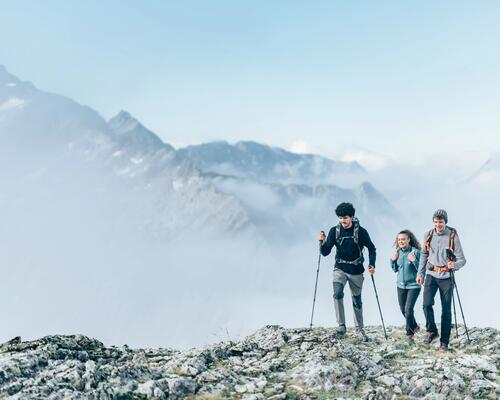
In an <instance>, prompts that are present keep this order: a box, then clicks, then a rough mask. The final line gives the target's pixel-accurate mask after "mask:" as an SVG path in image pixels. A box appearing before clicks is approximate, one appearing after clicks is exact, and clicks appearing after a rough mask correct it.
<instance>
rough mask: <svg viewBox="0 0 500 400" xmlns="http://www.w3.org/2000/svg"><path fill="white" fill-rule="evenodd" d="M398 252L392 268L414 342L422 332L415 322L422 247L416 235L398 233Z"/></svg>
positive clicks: (407, 330) (411, 341)
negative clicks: (395, 274)
mask: <svg viewBox="0 0 500 400" xmlns="http://www.w3.org/2000/svg"><path fill="white" fill-rule="evenodd" d="M394 247H395V248H396V251H395V252H394V254H393V255H392V256H391V260H390V262H391V268H392V269H393V271H394V272H396V273H397V283H396V284H397V290H398V302H399V308H400V309H401V312H402V313H403V316H404V317H405V318H406V337H407V338H408V342H409V343H413V342H414V334H415V333H416V332H418V331H420V327H419V326H418V324H417V321H416V320H415V312H414V308H415V303H416V302H417V299H418V296H419V294H420V285H419V284H418V283H417V282H416V279H417V272H418V266H419V261H420V250H421V249H422V247H421V246H420V243H419V242H418V240H417V238H416V237H415V235H414V234H413V233H412V232H411V231H409V230H407V229H405V230H403V231H401V232H399V233H398V235H397V236H396V239H395V241H394Z"/></svg>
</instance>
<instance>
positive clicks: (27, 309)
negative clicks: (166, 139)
mask: <svg viewBox="0 0 500 400" xmlns="http://www.w3.org/2000/svg"><path fill="white" fill-rule="evenodd" d="M61 162H63V163H66V162H67V161H64V160H63V161H61ZM20 164H21V165H22V167H20V170H14V169H13V167H12V165H6V164H3V165H2V169H1V171H2V173H1V177H2V188H1V190H0V214H1V220H2V224H1V225H0V243H1V247H2V251H0V265H2V267H3V271H4V274H3V279H2V281H1V283H0V293H1V294H0V299H1V304H2V305H3V307H4V310H5V312H4V313H3V318H2V326H3V329H2V332H1V334H0V339H1V340H8V339H10V338H12V337H13V336H16V335H21V336H22V337H23V338H25V339H30V338H37V337H40V336H43V335H47V334H56V333H57V334H72V333H82V334H86V335H88V336H92V337H96V338H98V339H100V340H102V341H104V342H105V343H107V344H123V343H127V344H129V345H131V346H134V347H138V346H171V347H177V348H186V347H190V346H198V345H202V344H207V343H211V342H214V341H218V340H223V339H227V338H230V339H233V340H235V339H240V338H242V337H244V336H245V335H247V334H249V333H252V332H253V331H255V330H256V329H258V328H260V327H261V326H263V325H266V324H279V325H282V326H285V327H303V326H308V324H309V318H310V312H311V305H312V297H313V289H314V280H315V276H316V268H317V261H318V242H317V239H316V236H317V232H318V231H319V230H321V229H323V230H328V229H329V228H330V227H331V226H332V225H334V224H335V223H336V220H335V216H334V213H333V209H334V207H335V205H336V204H323V205H322V209H321V210H317V213H318V215H319V217H318V219H316V218H315V220H314V221H313V222H311V224H310V225H309V226H305V223H304V226H300V227H298V228H297V231H298V232H297V234H296V235H292V236H293V240H290V241H288V240H287V237H288V236H287V233H286V232H280V230H279V229H277V230H276V232H275V233H274V234H275V236H276V241H273V240H272V239H270V238H272V232H268V235H266V240H265V241H264V242H263V241H261V240H250V239H249V238H248V237H244V238H238V237H234V238H225V239H220V240H216V239H214V240H211V241H209V240H206V239H203V240H201V239H200V237H199V236H198V235H197V234H196V232H193V233H192V235H191V236H190V238H189V239H188V240H186V239H185V237H183V238H182V240H178V241H176V240H174V241H170V242H168V243H167V242H165V241H162V240H161V239H158V238H156V237H152V236H151V235H149V232H147V231H145V229H147V228H144V224H143V220H144V217H145V216H147V217H148V218H149V217H150V215H149V214H148V210H147V209H148V208H149V207H153V203H154V202H155V201H157V199H155V198H150V199H148V198H147V197H146V198H142V197H141V193H140V192H139V193H138V192H133V194H131V193H130V191H129V189H128V188H127V186H126V184H124V183H123V182H122V181H120V180H118V181H117V180H115V179H113V178H110V177H109V176H107V175H106V174H102V173H101V171H99V170H93V169H92V168H90V167H88V166H86V167H80V166H78V167H76V166H74V165H72V164H69V165H66V164H64V165H66V168H61V167H62V166H61V164H58V163H57V162H54V164H53V165H48V166H47V165H45V166H44V167H43V168H37V165H36V162H33V161H32V162H29V161H28V160H23V162H22V163H20ZM64 165H63V166H64ZM400 173H401V172H400ZM376 179H377V180H378V181H377V182H376V183H377V186H378V188H379V189H383V190H384V192H386V193H390V194H391V200H393V201H394V205H395V206H397V207H398V209H399V210H400V212H401V213H402V214H401V217H400V219H401V220H398V221H391V220H387V219H386V220H385V221H386V223H387V225H385V227H386V229H385V230H384V226H380V225H377V222H376V221H377V220H376V219H374V217H375V216H373V215H367V214H366V210H360V218H361V222H362V224H363V225H364V226H365V227H366V228H367V229H368V231H369V232H370V233H371V234H372V239H373V241H374V242H375V244H376V246H377V250H378V261H377V267H378V268H377V273H376V276H375V279H376V283H377V287H378V290H379V296H380V301H381V303H382V309H383V312H384V319H385V322H386V324H388V325H402V324H403V322H404V321H403V318H402V316H401V314H400V311H399V308H398V305H397V298H396V288H395V276H394V274H393V272H392V270H391V269H390V268H389V263H388V259H389V256H390V254H391V252H392V248H391V245H392V241H393V239H394V236H395V235H396V233H397V231H398V229H400V228H401V229H402V228H410V229H411V230H413V231H414V232H415V233H416V234H417V236H418V237H419V238H421V237H422V235H423V233H424V232H425V230H427V229H428V228H429V227H430V225H431V218H430V217H431V215H432V212H433V211H434V209H436V208H445V209H447V210H448V212H449V214H450V225H452V226H454V227H456V228H457V229H458V232H459V234H460V237H461V240H462V243H463V246H464V249H465V254H466V257H467V260H468V264H467V266H466V267H465V268H464V269H463V270H462V271H460V272H459V273H457V279H458V284H459V289H460V294H461V297H462V301H463V305H464V311H465V315H466V318H467V322H468V324H469V325H470V326H473V325H479V326H496V327H498V326H500V317H499V316H498V315H499V314H498V313H494V312H492V308H491V307H493V306H494V304H496V302H497V301H498V294H497V293H498V292H497V291H496V286H497V285H498V278H497V276H496V274H495V273H494V269H495V268H496V265H495V262H496V261H495V252H494V249H495V243H494V241H495V240H496V233H495V227H496V226H497V225H498V222H500V221H499V213H498V211H497V210H496V204H495V201H496V199H498V189H496V186H489V187H471V186H467V187H465V186H446V185H445V186H440V185H437V184H435V183H431V184H428V181H426V180H423V179H422V180H420V181H419V180H417V178H416V177H415V176H413V175H411V174H410V172H408V171H406V172H404V174H402V176H394V175H391V179H386V178H385V177H384V176H383V174H381V175H380V177H379V178H376ZM245 190H250V186H249V187H246V188H245ZM248 199H249V201H251V202H253V203H254V204H255V209H257V210H258V209H262V210H266V209H269V208H272V207H273V203H272V202H270V201H271V200H270V199H269V198H268V197H267V196H265V195H263V194H262V193H260V192H259V193H251V192H250V193H248ZM308 207H317V203H314V202H311V203H303V204H300V205H298V206H297V208H294V209H291V210H289V212H291V213H293V214H294V215H296V214H298V213H300V212H304V213H305V212H310V211H311V210H308V209H307V208H308ZM294 218H296V217H294ZM318 220H322V221H323V222H322V223H319V222H318ZM379 222H380V221H379ZM280 226H281V225H280ZM290 229H293V226H291V227H290ZM269 233H271V234H269ZM333 262H334V257H333V255H331V256H329V257H328V258H323V259H322V261H321V269H320V282H319V286H318V295H317V301H316V312H315V321H314V324H315V325H316V326H334V325H335V316H334V311H333V303H332V284H331V278H332V265H333ZM349 295H350V294H349V290H346V301H345V303H346V309H347V318H348V323H349V325H352V323H353V321H352V307H351V304H350V301H349ZM436 300H437V301H436V303H437V304H438V305H437V310H438V311H437V312H438V313H439V301H438V298H436ZM363 302H364V307H365V322H366V324H379V323H380V319H379V314H378V309H377V305H376V301H375V296H374V293H373V288H372V284H371V281H370V280H369V279H368V276H367V278H366V279H365V287H364V291H363ZM416 310H417V319H418V322H419V323H420V324H421V325H423V324H424V320H423V313H422V311H421V298H420V299H419V301H418V303H417V306H416Z"/></svg>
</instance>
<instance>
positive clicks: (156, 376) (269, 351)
mask: <svg viewBox="0 0 500 400" xmlns="http://www.w3.org/2000/svg"><path fill="white" fill-rule="evenodd" d="M366 331H367V333H368V335H369V337H370V339H371V340H370V341H369V342H363V341H361V339H360V338H358V337H356V336H355V335H354V332H352V331H351V330H349V332H348V335H347V336H346V337H345V338H342V339H339V338H336V337H335V336H334V335H333V330H332V329H326V328H314V329H313V330H309V329H284V328H281V327H279V326H267V327H264V328H262V329H260V330H259V331H257V332H256V333H255V334H253V335H251V336H248V337H247V338H245V339H244V340H243V341H241V342H221V343H218V344H215V345H212V346H209V347H206V348H203V349H193V350H189V351H177V350H172V349H130V348H128V347H127V346H123V347H115V346H111V347H105V346H104V345H103V344H102V343H100V342H99V341H97V340H95V339H90V338H87V337H85V336H79V335H76V336H47V337H44V338H42V339H39V340H35V341H30V342H23V341H21V340H20V339H19V338H16V339H13V340H11V341H9V342H7V343H4V344H2V345H0V398H10V399H117V400H118V399H120V400H125V399H167V398H168V399H181V398H188V399H226V398H227V399H247V400H250V399H252V400H258V399H276V400H277V399H339V398H343V399H387V398H426V399H454V398H456V399H464V398H469V399H475V398H490V399H494V398H499V397H500V379H499V377H498V368H499V367H500V365H499V363H500V352H499V347H500V340H499V339H500V332H499V331H498V330H497V329H493V328H483V329H478V328H472V329H470V338H471V343H470V344H468V343H467V339H466V337H465V336H464V335H463V333H464V332H463V330H462V329H460V330H459V333H460V334H461V335H460V336H459V337H458V338H455V339H453V340H452V341H451V343H450V352H448V353H446V354H441V353H439V352H438V351H437V346H438V343H436V344H435V345H433V346H432V347H431V348H430V349H426V348H425V347H424V346H423V345H422V344H421V341H422V339H423V334H421V335H417V336H418V337H417V344H414V345H409V344H407V343H406V340H405V336H404V332H403V330H402V329H401V328H393V327H390V328H388V329H387V332H388V335H389V339H388V340H387V341H386V340H385V339H384V335H383V330H382V328H379V327H369V328H367V329H366Z"/></svg>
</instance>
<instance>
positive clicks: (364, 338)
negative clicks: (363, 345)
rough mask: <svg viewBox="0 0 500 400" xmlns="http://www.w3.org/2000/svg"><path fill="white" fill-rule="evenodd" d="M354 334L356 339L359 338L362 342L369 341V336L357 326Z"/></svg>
mask: <svg viewBox="0 0 500 400" xmlns="http://www.w3.org/2000/svg"><path fill="white" fill-rule="evenodd" d="M356 336H357V337H358V339H360V340H361V341H362V342H369V341H370V338H369V337H368V335H367V334H366V332H365V330H364V329H363V328H357V329H356Z"/></svg>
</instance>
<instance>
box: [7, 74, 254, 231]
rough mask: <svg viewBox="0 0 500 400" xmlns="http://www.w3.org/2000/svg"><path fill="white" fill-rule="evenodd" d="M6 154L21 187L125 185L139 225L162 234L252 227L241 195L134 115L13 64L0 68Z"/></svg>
mask: <svg viewBox="0 0 500 400" xmlns="http://www.w3.org/2000/svg"><path fill="white" fill-rule="evenodd" d="M0 155H2V164H3V165H2V167H3V168H2V173H3V174H8V175H9V176H15V178H16V179H18V181H19V186H22V185H23V182H24V188H25V190H26V191H29V188H33V187H35V185H33V180H35V182H36V181H38V182H40V189H41V190H45V188H47V187H48V182H49V181H50V182H58V186H56V187H54V188H53V189H54V190H53V191H54V192H56V191H57V190H60V191H61V193H60V196H64V194H65V193H67V192H68V190H69V188H70V187H71V188H72V189H73V190H75V191H76V192H78V190H80V189H79V188H78V185H77V183H75V180H77V179H80V180H81V181H82V182H84V183H85V184H86V185H88V186H84V185H83V184H82V185H81V188H82V189H83V187H85V188H86V190H88V191H90V193H87V194H88V195H89V196H90V197H91V198H92V200H93V201H94V200H95V201H98V200H97V199H98V198H99V196H101V197H102V191H104V192H106V193H107V195H108V196H112V195H113V193H112V189H111V188H113V190H115V191H116V190H123V193H122V194H123V195H124V196H121V197H120V198H119V201H121V202H123V204H122V206H123V207H124V208H123V209H122V210H121V212H122V213H125V217H127V214H128V216H130V214H132V215H135V216H136V218H135V220H134V222H133V223H132V224H133V225H135V228H134V229H138V230H141V231H143V232H155V234H158V236H159V237H172V236H182V233H183V232H186V231H187V230H189V232H193V231H195V232H197V233H198V234H203V232H206V233H207V234H209V235H217V234H223V233H227V232H239V231H245V230H248V229H250V230H251V229H252V226H251V225H252V224H251V223H250V221H249V219H248V216H247V215H246V212H245V210H244V209H243V207H242V206H241V205H240V203H239V201H238V200H237V199H235V198H233V197H231V196H227V195H225V194H223V193H220V192H219V191H217V190H216V189H215V187H214V186H213V185H212V184H211V182H210V180H209V179H206V178H205V177H203V176H202V175H201V174H200V173H199V171H198V170H197V169H196V168H194V167H193V166H192V165H191V164H190V163H189V162H186V160H184V159H182V158H180V157H178V156H177V154H176V152H175V150H174V149H173V148H172V147H171V146H170V145H168V144H165V143H163V142H162V141H161V140H160V139H159V138H158V137H157V136H156V135H155V134H154V133H152V132H151V131H149V130H147V129H146V128H145V127H144V126H142V125H141V124H140V123H139V122H138V121H136V120H134V119H133V118H132V117H131V116H130V115H129V114H127V113H125V112H121V113H120V114H118V115H117V116H116V117H114V118H113V119H111V121H110V122H109V124H108V123H107V122H106V121H105V120H104V119H103V118H102V117H101V116H100V115H99V114H98V113H97V112H95V111H94V110H92V109H91V108H89V107H86V106H82V105H80V104H78V103H76V102H75V101H73V100H71V99H68V98H66V97H63V96H59V95H56V94H50V93H46V92H43V91H40V90H38V89H37V88H36V87H35V86H34V85H33V84H32V83H30V82H22V81H20V80H19V79H17V78H16V77H14V76H13V75H11V74H9V73H8V72H7V71H6V69H5V68H1V69H0ZM13 163H15V164H13ZM34 177H36V179H35V178H34ZM42 182H43V183H42ZM4 190H7V189H6V188H4ZM7 195H8V194H7V193H6V194H5V195H4V196H7ZM26 195H27V192H26ZM47 195H49V194H48V193H47ZM54 195H55V194H54ZM83 195H84V193H80V196H83ZM34 196H35V197H36V194H34ZM74 196H76V195H74ZM113 212H118V211H116V210H113ZM117 218H118V217H117Z"/></svg>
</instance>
